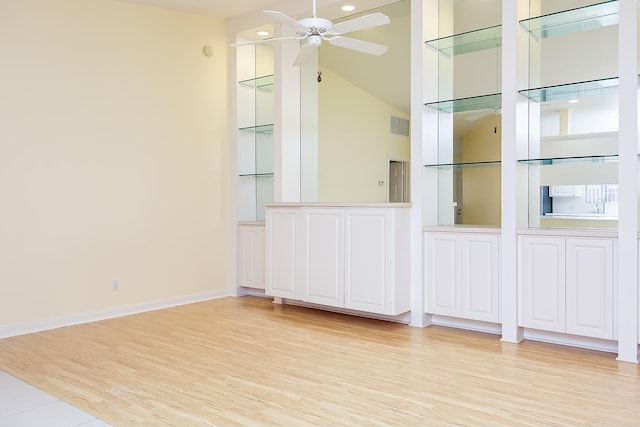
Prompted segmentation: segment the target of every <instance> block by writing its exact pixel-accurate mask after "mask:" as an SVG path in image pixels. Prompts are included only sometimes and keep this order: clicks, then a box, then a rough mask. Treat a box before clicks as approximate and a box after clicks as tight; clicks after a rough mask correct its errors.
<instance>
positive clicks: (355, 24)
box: [329, 12, 391, 34]
mask: <svg viewBox="0 0 640 427" xmlns="http://www.w3.org/2000/svg"><path fill="white" fill-rule="evenodd" d="M390 22H391V20H390V19H389V17H388V16H387V15H385V14H383V13H380V12H377V13H372V14H370V15H365V16H361V17H359V18H354V19H350V20H348V21H344V22H338V23H337V24H334V25H333V26H332V27H331V28H330V29H329V32H330V33H331V34H344V33H350V32H352V31H358V30H364V29H365V28H372V27H377V26H379V25H386V24H388V23H390Z"/></svg>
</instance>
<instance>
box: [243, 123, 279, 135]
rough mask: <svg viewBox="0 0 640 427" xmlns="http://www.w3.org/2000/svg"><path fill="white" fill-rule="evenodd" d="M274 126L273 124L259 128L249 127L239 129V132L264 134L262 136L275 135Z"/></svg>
mask: <svg viewBox="0 0 640 427" xmlns="http://www.w3.org/2000/svg"><path fill="white" fill-rule="evenodd" d="M273 126H274V125H272V124H268V125H258V126H248V127H242V128H238V130H239V131H240V132H251V133H258V134H262V135H271V134H273Z"/></svg>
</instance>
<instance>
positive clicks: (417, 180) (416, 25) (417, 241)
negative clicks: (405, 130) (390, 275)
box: [410, 0, 430, 327]
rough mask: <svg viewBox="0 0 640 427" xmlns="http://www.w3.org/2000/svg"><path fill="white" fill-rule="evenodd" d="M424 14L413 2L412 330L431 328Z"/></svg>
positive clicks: (417, 2) (420, 4)
mask: <svg viewBox="0 0 640 427" xmlns="http://www.w3.org/2000/svg"><path fill="white" fill-rule="evenodd" d="M423 14H424V5H423V1H422V0H411V203H412V207H411V220H410V221H411V232H410V239H411V242H410V245H411V250H410V257H411V326H417V327H424V326H427V325H429V324H430V316H427V315H426V314H425V307H424V285H423V284H424V280H423V248H422V235H423V231H422V230H423V223H422V210H423V200H422V191H423V190H422V174H423V169H424V168H423V159H422V132H423V130H422V127H423V121H422V114H423V111H424V104H423V102H424V101H423V93H422V91H423V73H424V69H423V56H424V49H425V47H424V37H423V25H424V22H423Z"/></svg>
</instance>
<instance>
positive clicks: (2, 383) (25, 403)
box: [0, 371, 109, 427]
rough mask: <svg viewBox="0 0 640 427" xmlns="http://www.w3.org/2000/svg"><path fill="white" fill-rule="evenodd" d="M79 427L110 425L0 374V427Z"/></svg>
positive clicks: (103, 426)
mask: <svg viewBox="0 0 640 427" xmlns="http://www.w3.org/2000/svg"><path fill="white" fill-rule="evenodd" d="M78 426H82V427H109V424H106V423H104V422H102V421H100V420H99V419H97V418H96V417H94V416H93V415H89V414H87V413H85V412H82V411H81V410H79V409H77V408H75V407H74V406H71V405H69V404H68V403H66V402H63V401H62V400H60V399H57V398H55V397H53V396H51V395H50V394H47V393H45V392H43V391H40V390H38V389H37V388H35V387H33V386H31V385H29V384H27V383H25V382H24V381H21V380H19V379H18V378H15V377H13V376H11V375H9V374H7V373H6V372H4V371H0V427H78Z"/></svg>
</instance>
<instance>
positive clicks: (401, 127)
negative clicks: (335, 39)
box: [301, 0, 411, 202]
mask: <svg viewBox="0 0 640 427" xmlns="http://www.w3.org/2000/svg"><path fill="white" fill-rule="evenodd" d="M374 12H381V13H384V14H385V15H387V16H389V18H390V19H391V23H390V24H388V25H383V26H380V27H375V28H370V29H367V30H362V31H357V32H353V33H348V34H345V36H347V37H353V38H357V39H361V40H366V41H371V42H374V43H378V44H383V45H386V46H388V47H389V49H388V51H387V52H386V53H385V54H384V55H382V56H372V55H367V54H363V53H359V52H355V51H352V50H348V49H344V48H341V47H338V46H331V45H329V43H327V42H324V43H323V44H322V46H321V47H320V49H319V55H318V58H316V59H314V60H312V61H310V62H307V63H306V64H304V65H303V66H302V67H301V86H302V87H301V93H302V95H301V97H302V101H301V112H302V147H301V157H302V158H301V165H302V166H301V167H302V178H301V179H302V183H301V193H302V194H301V200H302V201H306V202H316V201H317V202H389V201H392V202H393V201H398V202H401V201H408V194H409V188H408V181H409V179H408V178H409V160H410V147H411V142H410V137H409V117H410V28H411V25H410V20H411V18H410V1H409V0H402V1H395V2H391V3H390V4H388V5H385V6H382V7H379V8H376V9H373V10H368V11H366V12H361V13H358V14H357V15H350V16H347V17H344V18H341V19H335V20H334V22H340V21H341V20H348V19H353V18H356V17H358V16H361V15H366V14H369V13H374ZM319 15H322V14H321V13H319ZM319 80H320V81H319ZM390 178H391V179H390Z"/></svg>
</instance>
